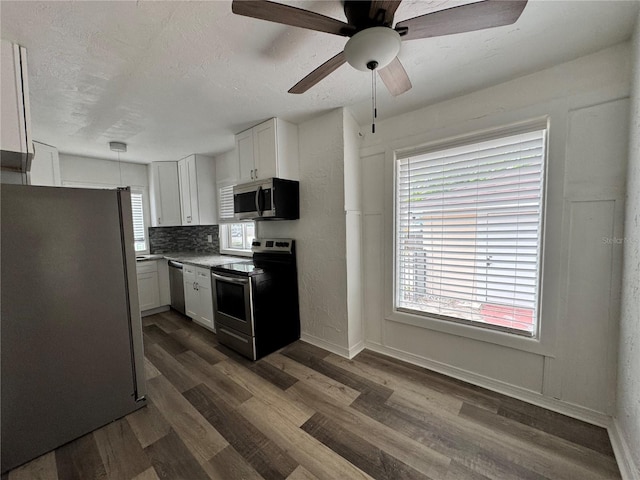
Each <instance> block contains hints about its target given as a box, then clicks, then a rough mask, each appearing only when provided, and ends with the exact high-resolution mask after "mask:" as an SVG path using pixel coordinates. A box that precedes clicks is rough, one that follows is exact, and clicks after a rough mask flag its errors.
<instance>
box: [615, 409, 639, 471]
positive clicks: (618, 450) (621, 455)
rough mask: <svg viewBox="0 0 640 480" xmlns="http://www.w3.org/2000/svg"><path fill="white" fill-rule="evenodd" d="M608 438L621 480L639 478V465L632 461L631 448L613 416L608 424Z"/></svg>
mask: <svg viewBox="0 0 640 480" xmlns="http://www.w3.org/2000/svg"><path fill="white" fill-rule="evenodd" d="M609 439H610V440H611V446H612V447H613V453H615V455H616V461H617V462H618V467H619V468H620V475H621V476H622V480H640V465H635V464H634V463H633V457H632V456H631V448H629V444H628V443H627V441H626V440H625V438H624V436H623V435H622V431H621V429H620V424H619V423H618V419H617V418H615V417H614V418H613V420H612V422H611V425H609Z"/></svg>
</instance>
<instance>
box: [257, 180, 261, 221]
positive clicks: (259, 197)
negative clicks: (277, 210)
mask: <svg viewBox="0 0 640 480" xmlns="http://www.w3.org/2000/svg"><path fill="white" fill-rule="evenodd" d="M261 193H262V187H258V189H257V190H256V211H257V212H258V216H259V217H261V216H262V207H261V206H260V204H261V203H262V202H261V200H262V195H261Z"/></svg>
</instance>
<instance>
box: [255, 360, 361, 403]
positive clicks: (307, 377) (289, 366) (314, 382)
mask: <svg viewBox="0 0 640 480" xmlns="http://www.w3.org/2000/svg"><path fill="white" fill-rule="evenodd" d="M264 361H265V362H268V363H270V364H271V365H273V366H274V367H276V368H278V369H280V370H282V371H285V372H288V373H289V374H291V375H292V376H293V377H295V378H297V379H298V380H300V381H302V382H305V383H307V384H309V385H311V386H313V387H314V388H316V389H318V390H321V391H323V392H324V393H325V394H326V395H329V396H330V397H332V398H333V399H334V400H336V401H337V402H339V403H341V404H343V405H345V406H347V405H349V404H351V402H353V401H354V400H355V399H356V398H357V397H358V395H360V392H358V391H357V390H354V389H352V388H350V387H348V386H346V385H343V384H342V383H338V382H336V381H335V380H333V379H332V378H329V377H327V376H326V375H323V374H321V373H319V372H316V371H315V370H313V369H311V368H309V367H306V366H304V365H301V364H300V363H298V362H296V361H294V360H292V359H290V358H289V357H285V356H284V355H281V354H279V353H273V354H271V355H269V356H267V357H266V358H265V359H264ZM290 386H291V385H290ZM287 388H288V387H287Z"/></svg>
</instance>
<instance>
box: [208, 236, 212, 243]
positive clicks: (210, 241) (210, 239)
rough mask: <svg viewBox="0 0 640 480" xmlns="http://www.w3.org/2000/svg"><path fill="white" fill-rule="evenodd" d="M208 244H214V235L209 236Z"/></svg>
mask: <svg viewBox="0 0 640 480" xmlns="http://www.w3.org/2000/svg"><path fill="white" fill-rule="evenodd" d="M207 242H209V243H213V235H207Z"/></svg>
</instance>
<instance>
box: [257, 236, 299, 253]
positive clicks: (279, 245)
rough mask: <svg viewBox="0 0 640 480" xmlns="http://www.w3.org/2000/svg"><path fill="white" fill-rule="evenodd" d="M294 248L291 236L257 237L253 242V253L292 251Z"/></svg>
mask: <svg viewBox="0 0 640 480" xmlns="http://www.w3.org/2000/svg"><path fill="white" fill-rule="evenodd" d="M292 250H293V240H292V239H290V238H256V239H255V240H254V241H253V243H252V244H251V251H252V252H253V253H291V251H292Z"/></svg>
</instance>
